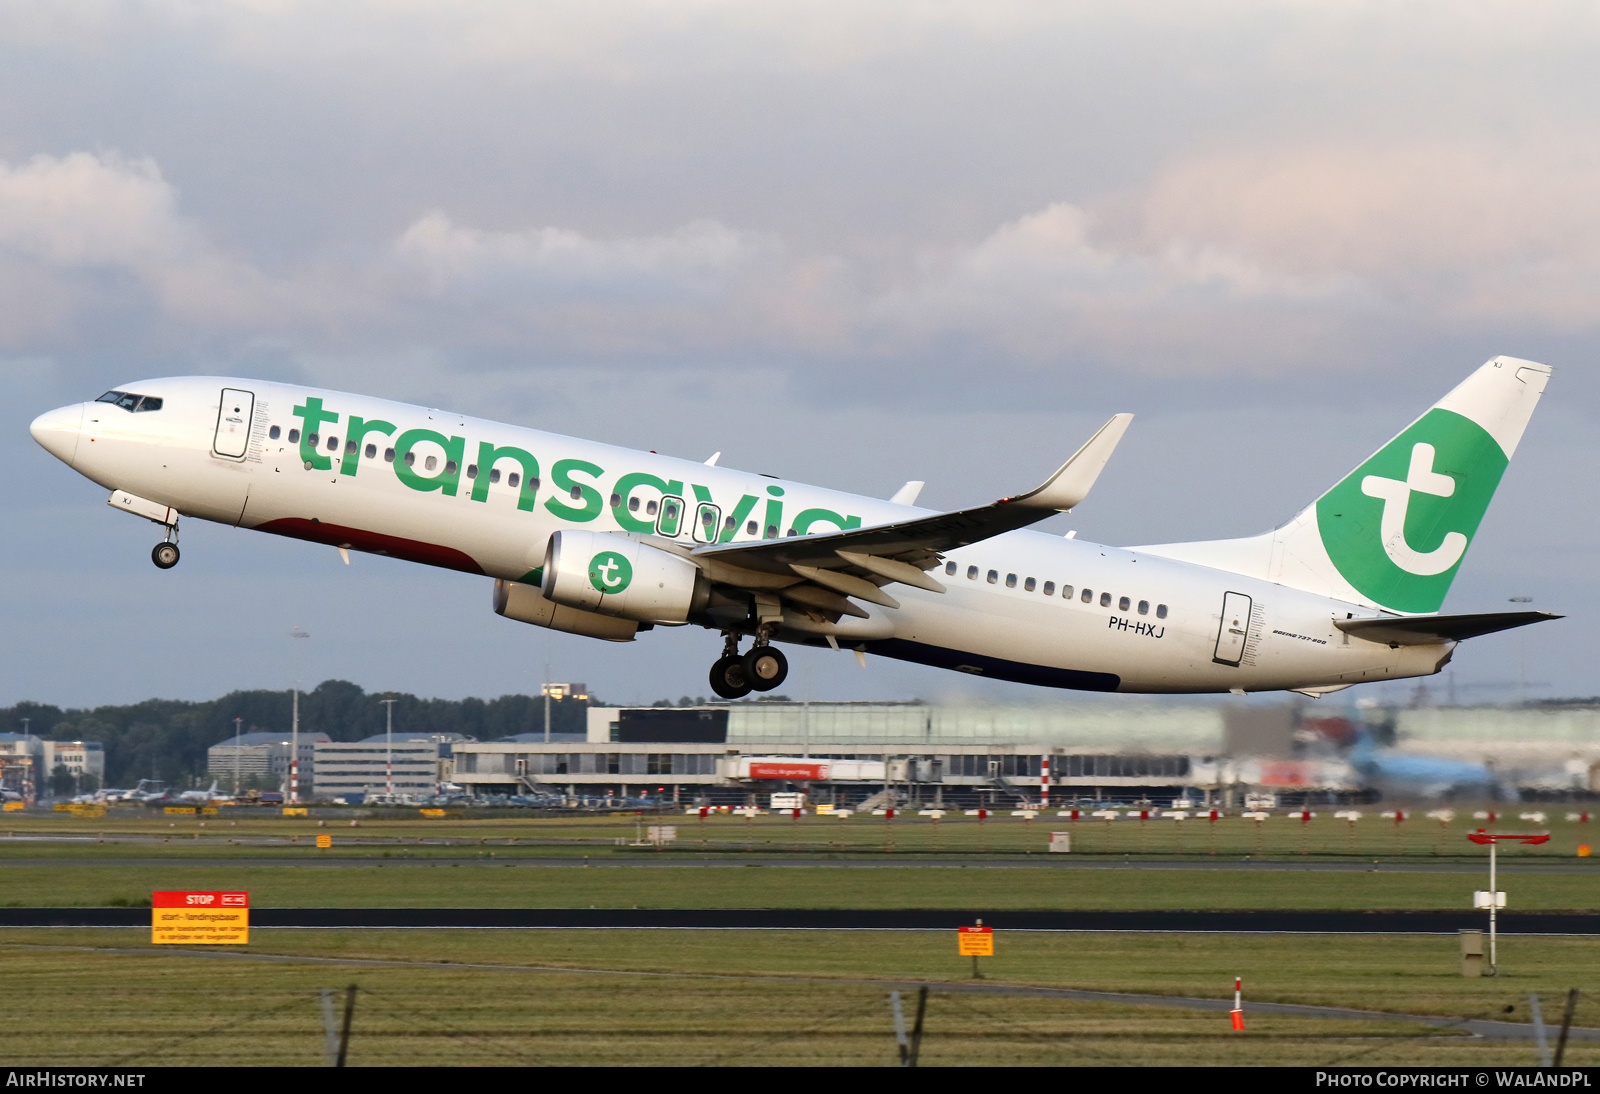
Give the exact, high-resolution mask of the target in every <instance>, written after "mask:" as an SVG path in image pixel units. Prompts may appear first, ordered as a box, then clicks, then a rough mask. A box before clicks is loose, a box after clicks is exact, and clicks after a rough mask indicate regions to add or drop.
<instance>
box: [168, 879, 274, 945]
mask: <svg viewBox="0 0 1600 1094" xmlns="http://www.w3.org/2000/svg"><path fill="white" fill-rule="evenodd" d="M150 941H151V942H152V943H154V944H156V945H202V946H243V945H245V944H247V943H248V942H249V941H250V894H249V893H190V892H163V893H151V894H150Z"/></svg>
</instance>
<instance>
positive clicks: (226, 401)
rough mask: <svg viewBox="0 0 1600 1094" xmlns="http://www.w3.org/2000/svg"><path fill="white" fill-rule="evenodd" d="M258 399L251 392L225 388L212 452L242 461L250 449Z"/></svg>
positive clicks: (218, 410) (218, 412)
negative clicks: (252, 422) (251, 423)
mask: <svg viewBox="0 0 1600 1094" xmlns="http://www.w3.org/2000/svg"><path fill="white" fill-rule="evenodd" d="M255 411H256V397H255V395H254V393H252V392H249V391H240V390H239V389H238V388H231V387H225V388H223V389H222V403H221V405H220V406H218V407H217V435H216V437H215V438H214V439H213V440H212V442H211V450H212V451H213V452H215V453H216V454H217V455H219V456H227V457H229V458H230V459H235V460H237V459H242V458H243V457H244V454H245V452H246V451H248V450H249V448H250V422H251V420H252V419H253V418H254V417H255Z"/></svg>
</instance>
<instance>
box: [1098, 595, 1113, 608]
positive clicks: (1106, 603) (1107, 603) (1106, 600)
mask: <svg viewBox="0 0 1600 1094" xmlns="http://www.w3.org/2000/svg"><path fill="white" fill-rule="evenodd" d="M1100 606H1101V607H1102V608H1109V607H1111V594H1110V593H1101V594H1100Z"/></svg>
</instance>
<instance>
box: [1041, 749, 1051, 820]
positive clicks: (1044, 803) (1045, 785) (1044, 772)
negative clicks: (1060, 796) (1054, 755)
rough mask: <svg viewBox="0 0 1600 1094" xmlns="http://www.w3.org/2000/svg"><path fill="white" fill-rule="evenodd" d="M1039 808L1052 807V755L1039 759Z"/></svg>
mask: <svg viewBox="0 0 1600 1094" xmlns="http://www.w3.org/2000/svg"><path fill="white" fill-rule="evenodd" d="M1039 808H1040V809H1048V808H1050V757H1049V756H1046V757H1044V758H1043V759H1042V760H1040V761H1039Z"/></svg>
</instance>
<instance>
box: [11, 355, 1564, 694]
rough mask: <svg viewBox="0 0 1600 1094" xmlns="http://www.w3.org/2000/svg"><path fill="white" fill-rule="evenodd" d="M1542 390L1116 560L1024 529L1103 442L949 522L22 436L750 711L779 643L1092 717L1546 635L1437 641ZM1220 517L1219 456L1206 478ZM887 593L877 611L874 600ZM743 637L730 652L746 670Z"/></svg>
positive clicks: (517, 457) (148, 413)
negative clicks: (666, 661)
mask: <svg viewBox="0 0 1600 1094" xmlns="http://www.w3.org/2000/svg"><path fill="white" fill-rule="evenodd" d="M1550 372H1551V369H1550V368H1549V366H1547V365H1542V364H1538V363H1535V362H1532V361H1523V360H1519V359H1517V358H1514V357H1496V358H1494V359H1492V360H1490V361H1489V362H1488V363H1486V364H1485V365H1483V366H1482V367H1481V368H1479V369H1477V370H1476V371H1475V372H1473V373H1472V374H1471V375H1470V376H1469V377H1468V378H1467V379H1466V380H1465V381H1463V382H1462V383H1461V384H1459V385H1458V386H1457V387H1456V388H1454V389H1453V390H1452V391H1451V392H1450V393H1449V394H1447V395H1446V396H1445V397H1444V398H1443V399H1441V400H1440V401H1439V402H1438V403H1436V404H1435V405H1434V406H1433V407H1431V408H1430V409H1428V410H1427V411H1426V412H1425V413H1423V414H1422V415H1421V416H1420V417H1419V418H1417V419H1416V420H1415V421H1414V422H1412V423H1411V424H1410V425H1409V426H1407V427H1406V428H1405V429H1404V430H1402V431H1401V432H1400V433H1399V434H1398V435H1396V436H1395V437H1394V438H1393V439H1392V440H1391V441H1389V443H1387V444H1385V445H1384V446H1383V447H1382V448H1380V449H1379V450H1378V451H1377V452H1376V453H1374V454H1373V455H1372V456H1371V457H1369V458H1368V459H1367V460H1366V461H1364V462H1363V463H1361V464H1360V465H1359V466H1358V467H1357V468H1356V469H1355V470H1354V471H1352V472H1351V473H1350V474H1349V475H1347V476H1345V477H1344V478H1343V479H1341V480H1340V481H1339V482H1338V483H1336V484H1335V485H1334V486H1333V487H1332V488H1331V489H1329V490H1328V491H1326V492H1325V493H1324V494H1322V495H1321V496H1320V497H1319V498H1318V499H1317V500H1316V501H1314V502H1312V503H1311V504H1310V505H1309V506H1307V507H1306V508H1305V509H1304V510H1302V511H1301V512H1300V513H1299V514H1298V515H1297V516H1295V517H1294V518H1293V519H1292V520H1290V521H1289V522H1288V523H1286V524H1284V525H1282V526H1281V527H1279V528H1277V529H1274V530H1273V531H1269V532H1266V533H1263V534H1261V535H1257V536H1253V537H1248V538H1243V539H1232V540H1214V541H1207V542H1195V543H1167V544H1155V545H1149V546H1137V547H1125V548H1124V547H1112V546H1105V545H1101V544H1095V543H1090V542H1087V541H1085V540H1079V539H1076V538H1074V536H1075V533H1073V532H1069V533H1067V535H1066V536H1065V537H1062V536H1057V535H1050V534H1046V533H1043V532H1039V531H1036V530H1033V529H1031V528H1030V526H1031V525H1034V524H1036V523H1038V522H1039V521H1042V520H1044V519H1045V518H1047V517H1050V516H1053V515H1055V514H1056V513H1060V512H1070V511H1071V510H1072V509H1073V508H1074V507H1075V506H1077V505H1078V504H1079V503H1081V502H1082V501H1083V500H1084V498H1086V497H1087V496H1088V494H1089V492H1090V489H1091V488H1092V487H1093V485H1094V483H1095V480H1096V479H1097V477H1098V476H1099V474H1100V471H1101V469H1102V468H1103V467H1104V466H1105V464H1106V461H1107V460H1108V459H1109V458H1110V456H1111V454H1112V451H1113V450H1114V449H1115V447H1116V446H1117V443H1118V441H1119V440H1120V439H1121V438H1122V436H1123V434H1124V432H1125V431H1126V429H1127V428H1128V424H1129V422H1130V421H1131V419H1132V415H1130V414H1117V415H1115V416H1114V417H1112V418H1111V420H1110V421H1108V422H1107V423H1106V424H1105V425H1104V426H1103V427H1101V429H1100V430H1099V431H1098V432H1096V433H1095V434H1094V436H1092V437H1091V438H1090V439H1089V440H1088V441H1087V442H1086V443H1085V444H1084V445H1083V446H1082V447H1081V448H1079V449H1078V451H1077V452H1076V453H1075V454H1074V455H1073V456H1072V457H1071V458H1070V459H1069V460H1067V461H1066V462H1065V463H1064V464H1062V465H1061V467H1060V468H1059V469H1058V470H1057V471H1056V472H1055V473H1054V474H1053V475H1051V476H1050V477H1049V478H1047V479H1046V480H1045V481H1044V482H1043V483H1042V484H1041V485H1039V486H1038V487H1035V488H1034V489H1032V490H1028V491H1026V492H1022V493H1018V494H1014V495H1011V496H1008V497H1004V498H1001V499H999V500H998V501H995V502H993V503H991V504H988V505H980V506H976V507H973V508H968V509H961V510H957V511H953V512H933V511H930V510H927V509H921V508H918V507H916V505H915V502H916V498H917V495H918V491H919V490H920V489H921V487H922V485H923V484H922V483H920V482H911V483H907V484H906V485H905V486H904V487H903V488H901V490H899V491H898V492H897V493H896V494H895V495H894V496H893V497H891V498H889V499H888V500H879V499H876V498H869V497H863V496H860V495H855V494H848V493H844V492H841V491H837V490H829V489H823V488H820V487H815V486H808V485H805V484H803V483H798V482H792V481H789V480H785V479H780V478H775V477H771V476H767V475H757V474H750V473H746V472H741V471H736V470H733V469H730V468H725V467H719V466H717V460H718V457H719V456H720V455H721V454H720V453H718V454H717V455H714V456H712V457H711V458H710V459H708V460H706V461H704V462H703V463H700V462H696V461H693V460H686V459H678V458H675V457H671V456H663V455H657V454H656V453H653V452H652V453H644V452H637V451H632V450H629V449H624V448H619V447H614V446H610V445H604V444H598V443H594V442H591V441H584V440H579V439H575V438H572V437H565V436H560V435H557V434H554V433H547V432H542V431H539V430H533V429H527V428H522V427H518V426H514V425H506V424H502V423H499V422H494V421H488V420H484V419H480V418H472V417H468V416H466V415H463V414H455V413H451V412H447V411H444V410H439V409H436V408H428V407H420V406H409V405H406V404H403V403H397V402H391V401H387V400H382V399H376V398H370V397H366V396H361V395H352V394H347V393H344V392H338V391H328V390H320V389H315V388H308V387H302V386H299V385H293V384H282V383H271V382H266V381H258V380H244V379H237V378H230V377H211V376H187V377H171V378H166V379H153V380H144V381H138V382H134V383H129V384H126V385H124V386H123V387H121V388H118V389H115V390H113V391H109V392H107V393H106V394H104V395H102V396H100V397H99V398H98V399H96V400H94V401H92V402H84V403H78V404H74V405H71V406H66V407H62V408H60V409H58V410H52V411H49V412H47V413H45V414H41V415H40V416H39V417H38V418H37V419H35V420H34V421H33V423H32V426H31V431H32V434H33V436H34V438H35V439H36V440H37V441H38V442H39V444H41V445H42V446H43V447H44V448H45V449H46V450H48V451H49V452H50V453H52V454H53V455H55V456H56V457H57V458H59V459H61V460H62V461H64V462H65V463H67V464H68V465H69V466H70V467H72V468H73V469H74V470H76V471H78V472H79V473H80V474H82V475H84V476H85V477H87V478H88V479H90V480H91V481H93V482H95V483H98V484H99V485H100V486H101V487H104V488H106V489H109V490H110V491H111V495H110V497H109V499H108V504H109V505H111V506H112V507H113V508H116V509H120V510H123V511H126V512H128V513H132V514H135V515H137V516H141V517H144V518H146V519H148V520H150V521H152V522H154V523H156V524H159V525H161V526H163V527H164V528H165V530H166V535H165V538H164V539H163V540H162V541H161V542H160V543H158V544H156V546H155V548H154V549H153V550H152V552H151V558H152V560H153V561H154V563H155V564H156V565H157V566H158V567H161V568H163V569H166V568H170V567H172V566H174V565H175V564H176V563H177V562H178V559H179V550H178V543H177V535H178V523H179V520H180V518H193V519H201V520H210V521H216V522H219V523H223V524H229V525H235V526H238V527H242V528H251V529H255V530H257V531H262V532H270V533H273V534H275V535H280V536H288V537H292V538H296V539H302V540H307V541H310V542H314V543H319V544H324V545H327V546H332V547H336V548H338V549H339V551H340V553H341V555H342V556H343V557H344V559H345V561H346V563H348V562H349V552H350V551H365V552H371V553H373V554H379V555H388V556H391V557H395V558H400V559H407V560H410V561H412V562H417V563H422V564H424V565H430V566H440V567H446V568H450V569H454V570H459V571H463V572H466V573H469V574H478V575H484V576H487V577H489V578H492V579H493V581H494V593H493V601H492V603H493V607H494V610H495V611H496V612H497V613H499V614H500V615H502V616H504V617H506V618H508V619H512V620H516V621H519V622H523V623H529V624H533V625H536V626H542V627H548V628H551V629H553V630H557V631H564V632H568V633H572V634H579V635H586V636H589V637H592V638H598V639H605V640H609V641H616V642H627V641H633V640H634V639H635V638H636V637H637V636H638V635H639V634H640V633H641V632H648V631H650V630H652V629H653V628H655V627H663V626H683V625H696V626H699V627H703V628H706V629H708V630H712V631H716V632H719V633H720V635H721V637H722V649H721V653H720V655H719V656H718V657H717V658H716V659H715V662H714V664H713V665H712V669H711V687H712V689H713V690H714V691H715V692H716V693H717V694H718V695H720V696H722V697H723V698H726V699H737V698H740V697H742V696H744V695H748V694H749V693H750V692H751V691H752V690H755V691H770V690H771V689H773V688H776V687H777V686H778V685H780V684H781V683H782V682H783V680H784V678H785V676H786V675H787V672H788V661H787V659H786V658H785V656H784V654H783V653H782V651H781V650H780V649H779V648H778V646H777V645H775V643H785V642H786V643H795V644H801V645H809V646H815V647H824V646H825V647H829V648H832V649H834V650H849V651H853V652H854V653H855V655H856V657H857V659H858V660H859V661H860V662H861V663H862V664H863V665H865V664H866V655H867V654H869V653H871V654H880V655H884V656H888V657H893V658H899V659H902V660H905V661H911V662H917V663H921V664H925V665H933V666H937V667H941V668H945V669H951V670H955V671H958V672H964V673H970V674H973V675H977V676H984V677H990V678H995V679H1000V680H1009V681H1015V682H1019V683H1025V684H1034V685H1041V686H1046V687H1057V688H1070V689H1079V690H1085V691H1096V692H1144V693H1204V692H1212V693H1226V692H1232V693H1236V694H1244V693H1247V692H1256V691H1277V690H1290V691H1299V692H1303V693H1305V694H1308V695H1313V696H1318V695H1323V694H1326V693H1328V692H1332V691H1337V690H1340V689H1342V688H1346V687H1349V686H1351V685H1353V684H1359V683H1366V682H1370V681H1376V680H1391V679H1399V678H1404V677H1413V676H1426V675H1430V674H1433V673H1436V672H1438V671H1439V670H1440V669H1442V668H1443V667H1444V665H1445V664H1446V663H1447V662H1448V661H1449V660H1450V657H1451V653H1452V651H1453V650H1454V648H1455V645H1456V644H1457V643H1458V642H1460V641H1462V640H1464V639H1467V638H1472V637H1475V636H1477V635H1482V634H1489V633H1492V632H1495V631H1500V630H1505V629H1508V628H1512V627H1520V626H1524V625H1527V624H1530V623H1535V622H1540V621H1543V620H1546V619H1554V618H1559V617H1558V616H1555V615H1552V614H1550V613H1546V612H1534V611H1518V612H1500V613H1493V614H1474V615H1440V614H1438V611H1439V608H1440V607H1441V605H1442V604H1443V601H1444V597H1445V593H1446V592H1447V591H1448V590H1449V588H1450V583H1451V581H1452V580H1453V579H1454V577H1455V575H1456V572H1457V570H1458V569H1459V568H1460V566H1461V562H1462V558H1463V556H1464V555H1465V553H1466V549H1467V546H1468V544H1469V542H1470V541H1471V538H1472V536H1473V535H1474V534H1475V533H1476V531H1477V529H1478V525H1479V522H1480V521H1481V520H1482V518H1483V515H1484V512H1485V510H1486V509H1487V507H1488V504H1489V501H1490V498H1491V497H1492V496H1493V494H1494V491H1495V488H1496V487H1497V486H1498V485H1499V482H1500V478H1501V475H1502V474H1503V472H1504V471H1505V468H1506V466H1507V463H1508V461H1509V460H1510V458H1511V456H1512V454H1513V453H1514V452H1515V450H1516V447H1517V443H1518V441H1519V440H1520V439H1521V437H1522V433H1523V430H1524V428H1525V427H1526V425H1527V423H1528V420H1529V418H1530V416H1531V415H1532V413H1533V409H1534V406H1535V405H1536V404H1537V402H1538V400H1539V396H1540V395H1541V394H1542V393H1543V391H1544V388H1545V385H1546V383H1547V382H1548V380H1549V377H1550ZM1216 455H1217V458H1218V459H1219V460H1220V461H1222V464H1223V465H1225V466H1224V467H1223V468H1221V469H1222V470H1227V472H1228V481H1229V482H1230V483H1232V484H1234V485H1231V486H1227V487H1224V488H1225V489H1238V488H1240V487H1239V485H1238V483H1239V479H1238V475H1237V471H1238V469H1239V467H1240V465H1242V464H1245V463H1246V462H1247V461H1245V460H1244V459H1243V458H1242V454H1241V453H1234V454H1229V453H1226V452H1219V453H1217V454H1216ZM891 588H892V590H893V591H892V592H891ZM746 637H748V638H750V639H751V642H752V644H751V646H750V648H749V649H748V650H747V651H746V652H744V653H741V652H740V644H741V642H742V641H743V640H744V639H745V638H746Z"/></svg>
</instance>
